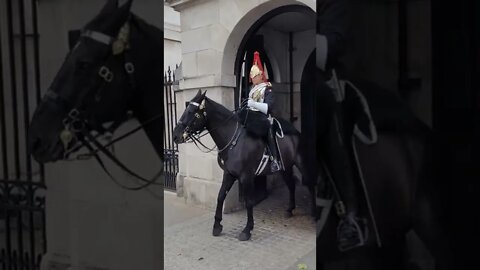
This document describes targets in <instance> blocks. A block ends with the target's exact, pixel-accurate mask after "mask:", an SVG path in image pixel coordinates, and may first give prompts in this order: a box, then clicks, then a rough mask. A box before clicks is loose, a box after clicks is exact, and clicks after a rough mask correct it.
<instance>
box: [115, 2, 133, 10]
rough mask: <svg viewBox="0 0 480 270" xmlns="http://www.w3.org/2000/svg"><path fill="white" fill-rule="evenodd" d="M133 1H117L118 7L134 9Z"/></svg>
mask: <svg viewBox="0 0 480 270" xmlns="http://www.w3.org/2000/svg"><path fill="white" fill-rule="evenodd" d="M132 2H133V0H117V7H119V8H120V7H127V8H128V10H130V8H131V7H132Z"/></svg>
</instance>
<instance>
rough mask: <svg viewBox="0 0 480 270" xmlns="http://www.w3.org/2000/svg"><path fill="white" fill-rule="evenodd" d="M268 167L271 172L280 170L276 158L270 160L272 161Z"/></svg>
mask: <svg viewBox="0 0 480 270" xmlns="http://www.w3.org/2000/svg"><path fill="white" fill-rule="evenodd" d="M270 169H271V171H272V172H278V171H280V170H281V168H280V164H279V162H278V160H276V159H273V160H272V163H271V164H270Z"/></svg>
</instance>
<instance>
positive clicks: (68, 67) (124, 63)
mask: <svg viewBox="0 0 480 270" xmlns="http://www.w3.org/2000/svg"><path fill="white" fill-rule="evenodd" d="M123 2H125V1H123ZM131 5H132V0H130V1H126V2H125V3H124V4H119V2H118V1H117V0H108V2H107V3H106V4H105V6H104V7H103V9H102V10H101V12H100V14H98V15H97V16H96V17H95V18H94V19H93V20H91V21H90V22H89V23H87V24H86V25H85V27H84V28H83V29H82V34H81V36H80V37H79V40H78V41H77V43H76V45H75V47H74V48H73V49H72V50H71V51H70V52H69V53H68V55H67V56H66V59H65V61H64V63H63V65H62V67H61V68H60V70H59V71H58V73H57V75H56V77H55V79H54V81H53V82H52V84H51V86H50V88H49V89H48V91H47V93H46V94H45V96H44V98H43V100H42V102H41V103H40V104H39V105H38V107H37V108H36V111H35V114H34V116H33V119H32V122H31V125H30V128H29V149H30V152H31V153H32V154H33V157H34V158H35V159H36V160H37V161H38V162H42V163H45V162H55V161H57V160H60V159H63V158H65V157H66V156H67V154H71V153H72V152H75V150H78V148H79V145H82V144H81V143H83V145H84V146H87V147H90V148H93V147H91V144H92V143H93V144H95V146H96V147H99V148H101V146H100V145H99V144H97V141H96V140H95V138H94V137H93V135H92V134H91V131H96V132H97V133H100V134H102V133H106V132H113V131H114V129H115V128H116V127H118V126H119V125H120V124H121V123H123V122H124V121H125V120H126V119H128V117H129V113H130V112H132V113H133V116H134V117H135V118H136V119H137V120H138V121H139V122H140V123H142V125H143V129H144V131H145V133H146V134H147V136H148V138H149V139H150V141H151V143H152V144H153V146H154V148H155V150H156V152H157V154H158V155H159V156H160V158H161V159H163V144H162V142H163V139H162V138H163V113H164V112H163V107H162V104H163V92H162V91H161V88H160V87H161V86H162V84H163V81H162V79H163V77H162V76H160V75H161V74H163V66H162V65H163V52H162V50H161V48H162V46H163V40H162V38H163V32H162V31H161V30H160V29H158V28H156V27H154V26H152V25H150V24H148V23H146V22H145V21H143V20H142V19H140V18H139V17H137V16H136V15H134V14H132V13H131V12H130V8H131ZM109 122H112V123H113V124H112V126H111V128H108V127H107V128H106V127H105V126H104V125H105V124H106V123H109ZM87 141H90V142H88V143H87ZM92 141H93V142H92ZM91 151H92V149H91ZM161 167H162V168H163V162H162V164H161Z"/></svg>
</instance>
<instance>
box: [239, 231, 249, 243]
mask: <svg viewBox="0 0 480 270" xmlns="http://www.w3.org/2000/svg"><path fill="white" fill-rule="evenodd" d="M251 236H252V234H251V233H250V232H241V233H240V235H239V236H238V240H240V241H247V240H249V239H250V237H251Z"/></svg>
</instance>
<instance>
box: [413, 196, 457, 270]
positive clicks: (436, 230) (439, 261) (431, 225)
mask: <svg viewBox="0 0 480 270" xmlns="http://www.w3.org/2000/svg"><path fill="white" fill-rule="evenodd" d="M413 229H414V230H415V232H416V233H417V235H418V237H420V239H421V240H422V241H423V242H424V244H425V246H426V247H427V249H428V250H429V251H430V253H431V254H432V256H433V257H434V259H435V265H436V270H444V269H445V270H447V269H448V270H450V269H453V265H452V264H453V261H452V253H451V249H450V242H449V241H448V236H447V235H446V232H445V230H444V229H443V227H442V225H441V223H440V220H439V218H438V213H436V212H435V207H434V206H433V205H432V202H431V201H430V200H428V199H427V198H420V199H419V200H418V201H417V203H416V207H415V210H414V213H413Z"/></svg>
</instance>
